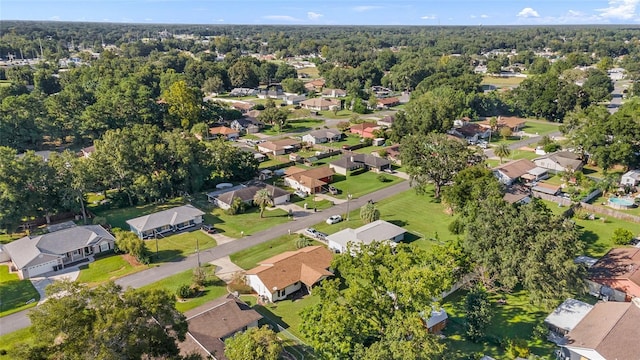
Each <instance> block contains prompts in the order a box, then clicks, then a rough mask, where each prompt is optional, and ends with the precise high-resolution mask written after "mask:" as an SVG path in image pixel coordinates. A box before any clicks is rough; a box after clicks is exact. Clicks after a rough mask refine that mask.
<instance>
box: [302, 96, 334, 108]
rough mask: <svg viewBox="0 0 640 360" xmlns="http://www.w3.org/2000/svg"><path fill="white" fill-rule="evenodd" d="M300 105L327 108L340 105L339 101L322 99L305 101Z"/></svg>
mask: <svg viewBox="0 0 640 360" xmlns="http://www.w3.org/2000/svg"><path fill="white" fill-rule="evenodd" d="M300 105H304V106H313V107H325V106H326V107H329V106H336V105H340V100H335V99H324V98H313V99H307V100H304V101H301V102H300Z"/></svg>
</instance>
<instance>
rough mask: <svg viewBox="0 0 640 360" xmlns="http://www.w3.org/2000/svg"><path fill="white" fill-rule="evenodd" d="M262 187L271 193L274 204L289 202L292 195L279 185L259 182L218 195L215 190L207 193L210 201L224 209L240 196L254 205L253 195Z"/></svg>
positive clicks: (248, 203)
mask: <svg viewBox="0 0 640 360" xmlns="http://www.w3.org/2000/svg"><path fill="white" fill-rule="evenodd" d="M262 189H265V190H267V191H268V192H269V195H271V199H272V200H273V205H281V204H284V203H287V202H288V201H289V199H290V196H291V193H289V192H288V191H285V190H283V189H280V188H279V187H276V186H273V185H268V184H262V183H258V184H255V185H251V186H245V187H242V188H240V189H234V190H230V191H227V192H225V193H222V194H219V195H216V194H215V192H214V193H209V194H207V197H208V198H209V202H211V203H214V204H215V205H216V206H217V207H219V208H221V209H223V210H227V209H229V208H230V207H231V204H233V201H234V200H235V199H236V198H239V199H240V200H241V201H242V202H244V203H245V204H247V205H249V206H251V205H253V197H254V196H255V195H256V193H257V192H258V191H259V190H262Z"/></svg>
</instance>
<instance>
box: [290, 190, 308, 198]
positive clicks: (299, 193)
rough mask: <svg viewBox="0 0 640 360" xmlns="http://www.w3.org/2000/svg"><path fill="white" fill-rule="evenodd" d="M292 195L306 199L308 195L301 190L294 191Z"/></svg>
mask: <svg viewBox="0 0 640 360" xmlns="http://www.w3.org/2000/svg"><path fill="white" fill-rule="evenodd" d="M294 194H295V195H296V196H298V197H300V198H303V199H304V198H306V197H307V196H308V195H309V194H307V193H306V192H304V191H302V190H296V192H294Z"/></svg>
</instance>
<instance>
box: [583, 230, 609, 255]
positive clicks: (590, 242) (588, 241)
mask: <svg viewBox="0 0 640 360" xmlns="http://www.w3.org/2000/svg"><path fill="white" fill-rule="evenodd" d="M578 229H579V230H580V231H581V232H582V233H581V234H580V240H582V241H584V243H585V245H586V249H585V251H586V252H588V253H594V254H602V253H604V252H606V250H607V249H608V248H609V247H608V246H606V245H605V244H602V243H598V240H599V239H600V236H598V234H596V233H594V232H593V231H591V230H585V229H584V227H582V226H578Z"/></svg>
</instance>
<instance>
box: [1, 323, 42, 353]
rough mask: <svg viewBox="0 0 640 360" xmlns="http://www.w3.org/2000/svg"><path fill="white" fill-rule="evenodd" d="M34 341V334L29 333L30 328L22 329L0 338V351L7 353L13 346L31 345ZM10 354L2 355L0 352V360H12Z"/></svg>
mask: <svg viewBox="0 0 640 360" xmlns="http://www.w3.org/2000/svg"><path fill="white" fill-rule="evenodd" d="M35 340H36V334H33V333H32V332H31V328H28V327H27V328H24V329H21V330H18V331H14V332H12V333H9V334H6V335H3V336H0V350H5V351H9V350H10V349H12V348H13V347H14V346H15V345H18V344H28V345H31V344H33V343H34V342H35ZM14 359H15V358H14V357H13V356H12V354H4V355H3V352H1V351H0V360H14Z"/></svg>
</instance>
